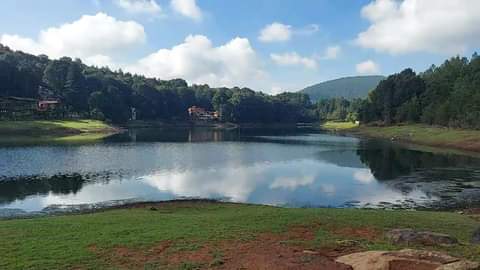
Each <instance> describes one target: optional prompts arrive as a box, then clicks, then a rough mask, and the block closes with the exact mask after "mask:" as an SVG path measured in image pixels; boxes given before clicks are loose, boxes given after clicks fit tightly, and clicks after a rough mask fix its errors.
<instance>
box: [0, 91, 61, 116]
mask: <svg viewBox="0 0 480 270" xmlns="http://www.w3.org/2000/svg"><path fill="white" fill-rule="evenodd" d="M60 105H61V102H60V101H59V100H56V99H49V100H38V99H34V98H24V97H12V96H6V97H1V96H0V118H6V119H29V118H39V117H46V116H49V115H50V114H52V113H55V112H56V110H57V109H58V108H59V107H60Z"/></svg>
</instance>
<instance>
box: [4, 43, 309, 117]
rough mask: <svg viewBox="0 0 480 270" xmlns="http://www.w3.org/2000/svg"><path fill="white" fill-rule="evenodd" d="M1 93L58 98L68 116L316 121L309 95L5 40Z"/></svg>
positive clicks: (5, 94) (16, 95)
mask: <svg viewBox="0 0 480 270" xmlns="http://www.w3.org/2000/svg"><path fill="white" fill-rule="evenodd" d="M0 96H15V97H28V98H39V99H46V98H56V99H59V100H60V101H61V102H62V104H63V105H64V106H63V108H64V110H66V111H67V114H68V115H78V116H79V117H89V118H97V119H105V120H110V121H112V122H116V123H122V122H125V121H127V120H128V119H129V118H130V116H131V109H132V108H135V109H136V112H137V119H139V120H165V121H182V120H186V119H187V118H188V113H187V109H188V108H189V107H190V106H194V105H196V106H200V107H203V108H205V109H208V110H217V111H219V112H220V115H221V120H223V121H230V122H237V123H272V122H282V123H295V122H311V121H315V119H316V115H315V109H314V106H313V105H312V104H311V102H310V99H309V97H308V95H306V94H302V93H282V94H279V95H275V96H271V95H266V94H263V93H261V92H255V91H253V90H251V89H248V88H231V89H229V88H211V87H209V86H208V85H192V86H189V85H187V83H186V82H185V81H184V80H182V79H175V80H168V81H165V80H159V79H152V78H146V77H144V76H139V75H133V74H130V73H124V72H123V71H122V70H118V71H112V70H110V69H108V68H97V67H92V66H87V65H85V64H83V63H82V62H81V60H80V59H75V60H72V59H71V58H68V57H63V58H61V59H58V60H50V59H49V58H48V57H47V56H43V55H40V56H33V55H30V54H25V53H22V52H19V51H16V52H15V51H12V50H10V49H9V48H8V47H4V46H1V45H0Z"/></svg>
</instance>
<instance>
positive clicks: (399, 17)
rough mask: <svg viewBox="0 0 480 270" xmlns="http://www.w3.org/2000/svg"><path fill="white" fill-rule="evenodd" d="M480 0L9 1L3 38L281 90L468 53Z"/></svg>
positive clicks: (44, 50)
mask: <svg viewBox="0 0 480 270" xmlns="http://www.w3.org/2000/svg"><path fill="white" fill-rule="evenodd" d="M479 2H480V1H477V0H449V1H436V0H335V1H334V0H302V1H299V0H241V1H227V0H42V1H38V0H2V11H1V13H2V16H0V42H1V43H4V44H5V45H8V46H10V47H11V48H12V49H17V50H23V51H27V52H30V53H34V54H47V55H49V56H50V57H52V58H58V57H60V56H63V55H66V56H71V57H79V58H81V59H82V60H83V61H84V62H86V63H88V64H94V65H97V66H103V65H108V66H111V67H112V68H114V69H117V68H122V69H123V70H126V71H130V72H135V73H142V74H145V75H147V76H155V77H159V78H161V79H170V78H175V77H181V78H185V79H187V81H189V83H208V84H210V85H212V86H224V85H225V86H235V85H238V86H247V87H251V88H254V89H256V90H261V91H264V92H269V93H275V92H279V91H284V90H298V89H301V88H303V87H305V86H307V85H311V84H313V83H317V82H320V81H324V80H328V79H334V78H338V77H342V76H352V75H363V74H383V75H388V74H391V73H394V72H399V71H401V70H402V69H403V68H407V67H412V68H414V69H415V70H416V71H423V70H425V69H426V68H428V67H429V66H430V65H431V64H440V63H441V62H443V61H444V60H445V59H446V58H448V57H450V56H453V55H456V54H462V55H466V56H470V55H471V54H472V53H473V52H474V51H475V50H477V49H478V47H479V45H480V19H478V18H477V17H479V16H477V14H475V12H474V11H475V10H480V6H479ZM477 7H478V8H477Z"/></svg>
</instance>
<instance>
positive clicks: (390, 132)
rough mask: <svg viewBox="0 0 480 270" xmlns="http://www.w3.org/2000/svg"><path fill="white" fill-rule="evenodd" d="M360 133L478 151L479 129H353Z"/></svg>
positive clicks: (414, 126) (409, 126) (420, 126)
mask: <svg viewBox="0 0 480 270" xmlns="http://www.w3.org/2000/svg"><path fill="white" fill-rule="evenodd" d="M355 132H358V133H360V134H362V135H366V136H371V137H378V138H385V139H392V138H394V139H395V140H399V141H405V142H411V143H417V144H423V145H429V146H441V147H451V148H457V149H462V150H469V151H480V131H479V130H462V129H449V128H442V127H432V126H426V125H420V124H415V125H401V126H391V127H366V126H361V127H359V128H357V129H355Z"/></svg>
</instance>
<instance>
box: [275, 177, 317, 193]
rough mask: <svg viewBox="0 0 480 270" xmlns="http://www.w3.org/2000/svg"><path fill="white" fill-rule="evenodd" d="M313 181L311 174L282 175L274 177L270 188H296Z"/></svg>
mask: <svg viewBox="0 0 480 270" xmlns="http://www.w3.org/2000/svg"><path fill="white" fill-rule="evenodd" d="M313 182H315V178H314V177H313V176H312V175H306V176H304V177H289V176H283V177H278V178H276V179H275V180H274V181H273V182H272V183H271V184H270V189H280V188H282V189H289V190H296V189H297V188H299V187H302V186H309V185H311V184H313Z"/></svg>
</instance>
